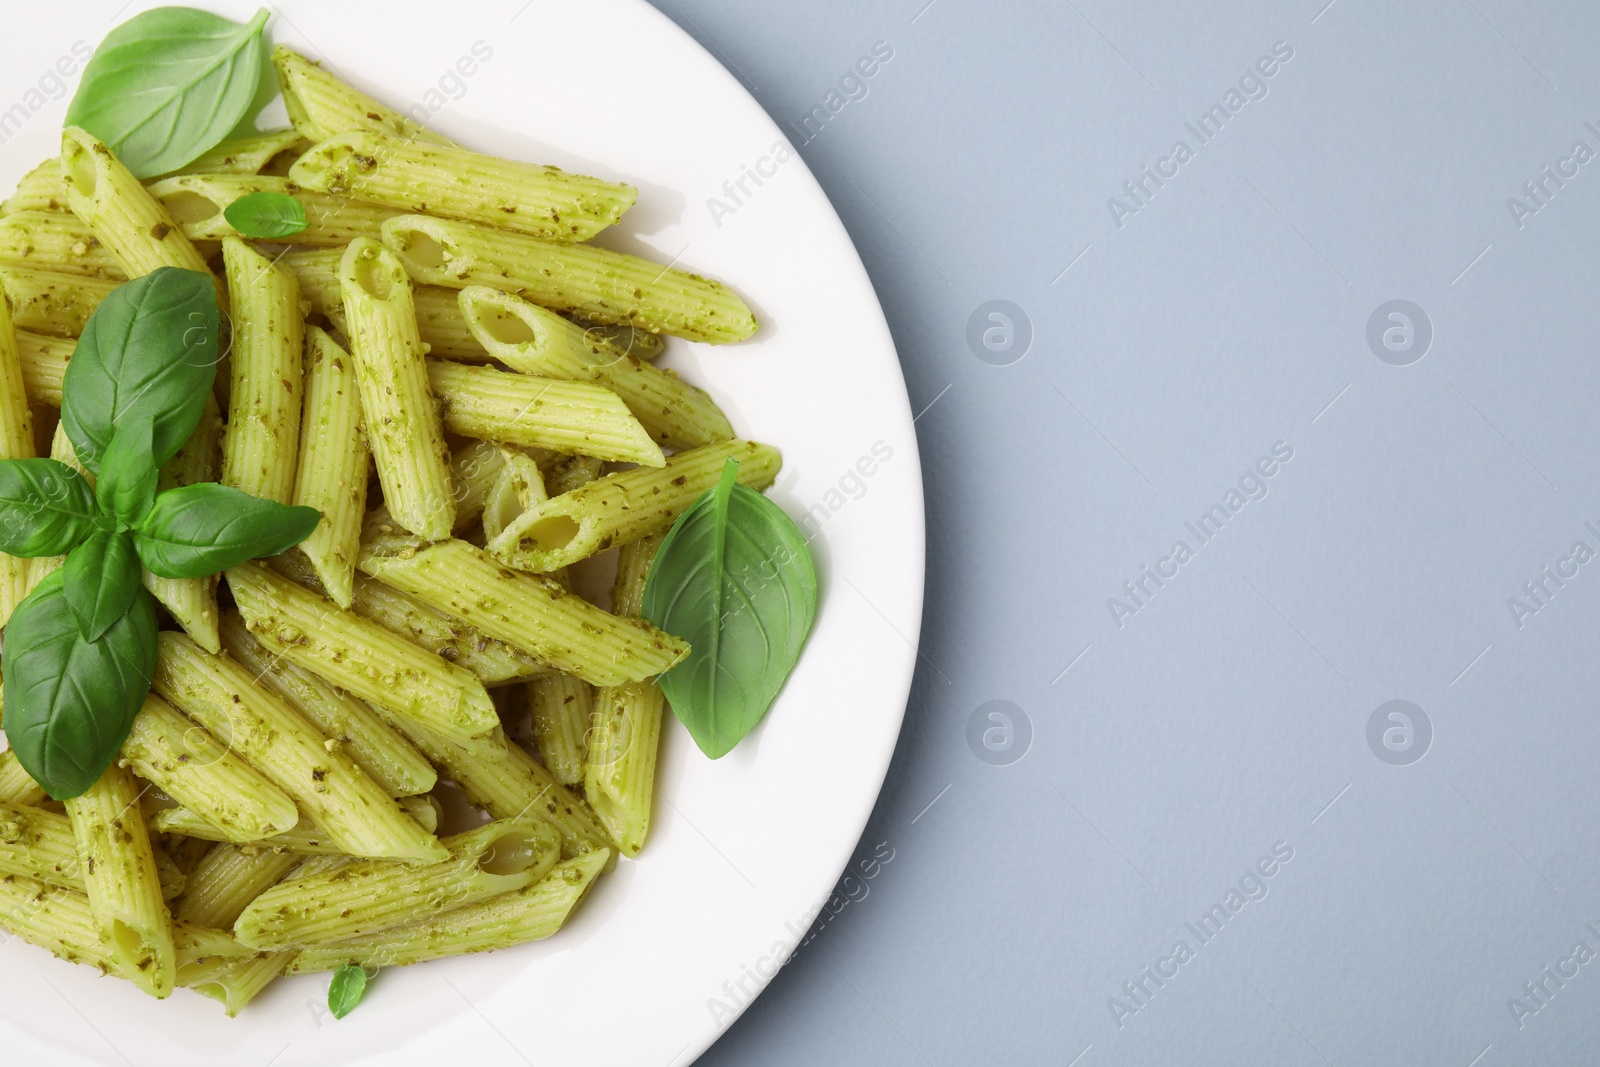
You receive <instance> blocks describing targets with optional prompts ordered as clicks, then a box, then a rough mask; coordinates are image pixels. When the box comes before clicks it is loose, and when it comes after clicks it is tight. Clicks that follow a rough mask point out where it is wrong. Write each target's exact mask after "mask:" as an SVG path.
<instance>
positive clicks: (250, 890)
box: [173, 845, 300, 930]
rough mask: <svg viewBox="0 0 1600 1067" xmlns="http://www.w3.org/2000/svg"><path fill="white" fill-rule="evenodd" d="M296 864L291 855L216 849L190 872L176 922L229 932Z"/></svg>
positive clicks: (230, 847)
mask: <svg viewBox="0 0 1600 1067" xmlns="http://www.w3.org/2000/svg"><path fill="white" fill-rule="evenodd" d="M299 862H300V857H299V856H296V855H294V854H292V853H283V852H272V851H269V850H266V849H259V848H244V847H241V846H239V845H217V846H215V847H214V848H212V849H211V851H210V852H207V853H206V855H205V858H204V859H202V860H201V861H200V863H199V864H198V865H197V866H196V867H195V869H194V870H193V871H191V872H190V874H189V880H188V884H187V885H186V886H185V887H184V891H183V896H181V897H179V898H178V902H177V906H176V907H175V908H174V910H173V914H174V915H175V916H177V918H178V921H179V922H187V923H193V924H194V925H196V926H206V927H213V928H215V929H219V930H231V929H233V924H234V922H235V921H237V920H238V918H239V916H240V914H242V913H243V912H244V909H245V908H246V907H248V906H249V904H250V902H251V901H252V900H254V899H255V898H256V897H258V896H260V895H261V894H262V893H263V892H264V891H265V890H266V889H267V887H269V886H271V885H274V884H275V883H276V882H277V881H278V879H280V878H282V877H283V876H284V875H285V874H287V873H288V872H289V870H290V868H292V867H294V866H295V865H296V864H297V863H299Z"/></svg>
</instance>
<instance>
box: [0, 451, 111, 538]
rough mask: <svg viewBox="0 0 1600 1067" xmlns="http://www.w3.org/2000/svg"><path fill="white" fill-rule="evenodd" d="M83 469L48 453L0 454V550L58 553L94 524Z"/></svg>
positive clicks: (90, 494)
mask: <svg viewBox="0 0 1600 1067" xmlns="http://www.w3.org/2000/svg"><path fill="white" fill-rule="evenodd" d="M99 520H100V510H99V509H98V508H97V507H95V502H94V491H93V490H92V489H90V488H89V483H88V482H86V481H84V480H83V475H81V474H79V473H78V472H77V471H75V470H73V469H72V468H71V467H69V466H67V465H66V464H65V463H60V462H58V461H56V460H53V459H7V460H0V552H4V553H6V554H7V555H10V556H24V557H32V556H59V555H61V554H62V553H63V552H66V551H67V550H69V549H71V548H72V546H73V545H76V544H77V543H78V542H80V541H82V540H83V539H84V538H85V537H88V536H89V534H91V533H93V532H94V530H95V529H96V528H97V526H98V524H99Z"/></svg>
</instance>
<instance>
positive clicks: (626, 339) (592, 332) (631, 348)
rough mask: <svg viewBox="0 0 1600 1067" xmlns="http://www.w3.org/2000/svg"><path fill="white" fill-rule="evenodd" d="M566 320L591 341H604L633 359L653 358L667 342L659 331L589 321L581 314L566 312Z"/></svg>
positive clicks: (662, 349) (664, 349)
mask: <svg viewBox="0 0 1600 1067" xmlns="http://www.w3.org/2000/svg"><path fill="white" fill-rule="evenodd" d="M566 318H567V319H568V321H570V322H572V323H575V324H576V325H577V326H578V327H579V328H580V329H582V330H583V332H584V333H585V334H587V335H588V337H589V339H590V340H591V341H596V342H598V341H604V342H606V343H607V344H609V345H613V346H615V347H616V348H619V349H621V350H622V351H623V352H624V353H626V354H627V355H630V356H632V357H633V358H634V359H644V360H654V359H656V358H657V357H659V356H660V355H661V353H662V352H665V351H666V348H667V343H666V339H665V338H663V337H662V336H661V335H660V334H659V333H651V332H650V331H648V330H641V329H637V328H635V327H633V326H612V325H609V324H607V323H603V322H590V321H589V320H588V319H585V318H584V317H583V316H582V315H578V314H575V313H573V312H570V311H569V312H567V313H566Z"/></svg>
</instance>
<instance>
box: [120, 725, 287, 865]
mask: <svg viewBox="0 0 1600 1067" xmlns="http://www.w3.org/2000/svg"><path fill="white" fill-rule="evenodd" d="M224 736H225V738H226V740H218V739H217V738H215V737H213V736H212V735H211V734H209V733H207V732H206V730H205V729H203V728H202V727H200V726H197V725H195V723H194V722H193V721H191V720H190V719H188V718H186V717H184V716H182V715H180V714H178V712H176V711H175V710H173V708H172V706H171V705H170V704H168V703H167V702H166V701H164V700H162V699H161V698H160V697H158V696H155V695H154V694H152V695H150V696H148V697H146V698H145V701H144V707H143V708H141V709H140V711H139V714H138V715H137V716H136V717H135V718H134V720H133V729H132V730H131V731H130V732H129V734H128V739H127V740H126V741H124V742H123V744H122V758H123V759H124V760H126V761H127V763H128V766H130V767H132V768H133V769H134V771H136V772H137V773H138V774H139V776H140V777H141V778H144V779H146V780H147V781H149V782H150V783H151V784H152V785H154V786H155V787H156V788H158V789H160V790H161V791H162V792H163V793H165V794H167V795H168V796H169V797H171V798H172V799H173V800H176V801H177V802H178V803H179V804H182V805H184V806H185V807H187V808H189V809H191V810H193V811H194V812H195V813H196V814H198V815H199V816H200V817H201V818H203V819H205V821H206V822H207V823H209V824H211V825H212V826H216V827H218V828H219V829H221V830H222V832H223V834H224V835H225V837H226V838H227V839H228V840H230V841H255V840H257V839H259V838H263V837H270V836H271V835H273V834H281V833H283V832H284V831H285V830H288V829H290V828H291V827H293V826H294V824H295V823H296V822H298V821H299V819H300V812H299V810H298V809H296V807H295V803H294V801H293V800H291V799H290V798H289V796H288V794H286V793H285V792H284V791H283V790H281V789H279V788H278V787H277V786H275V785H273V784H272V783H271V782H270V781H268V780H267V779H266V778H264V777H263V776H262V775H261V773H260V772H259V771H257V770H255V769H254V768H253V767H251V766H250V765H249V764H248V763H246V762H245V761H244V760H242V759H240V758H239V757H238V756H236V755H235V754H234V753H233V746H232V738H231V736H228V735H224Z"/></svg>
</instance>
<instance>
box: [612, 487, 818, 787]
mask: <svg viewBox="0 0 1600 1067" xmlns="http://www.w3.org/2000/svg"><path fill="white" fill-rule="evenodd" d="M738 467H739V465H738V463H737V462H736V461H735V460H732V459H730V460H728V463H727V465H726V466H725V467H724V468H723V471H722V478H721V480H720V481H719V482H718V483H717V485H716V486H715V487H714V488H712V489H711V490H709V491H708V492H707V493H706V494H705V495H703V496H702V497H700V499H699V500H696V501H695V502H694V503H693V504H692V505H690V507H689V510H687V511H685V512H684V513H683V514H682V515H681V516H679V517H678V521H677V522H676V523H674V524H673V526H672V529H671V531H669V532H668V534H667V536H666V537H665V538H663V539H662V542H661V548H660V549H659V550H658V551H657V553H656V559H655V563H654V564H652V565H651V568H650V577H649V579H648V580H646V582H645V587H644V608H643V614H644V617H645V618H647V619H649V620H650V621H651V622H653V623H655V624H656V625H657V626H658V627H660V628H661V629H663V630H665V631H667V632H668V633H670V634H676V635H677V636H678V637H681V638H683V639H684V640H686V641H688V642H689V645H690V652H689V656H688V658H687V659H685V660H684V661H683V662H682V663H680V664H678V665H677V666H676V667H674V668H673V669H672V670H670V671H667V672H666V673H665V674H663V675H662V676H661V677H660V679H659V682H660V684H661V690H662V692H663V693H664V694H666V698H667V701H668V702H669V703H670V704H671V705H672V711H673V714H675V715H677V716H678V719H679V720H680V721H681V722H682V723H683V725H684V726H686V727H687V728H688V730H689V735H690V736H691V737H693V738H694V742H695V744H697V745H699V746H700V750H701V751H702V752H704V753H705V754H706V755H707V756H710V757H711V758H712V759H718V758H719V757H721V756H724V755H726V754H727V753H728V751H729V750H730V749H732V748H733V746H734V745H736V744H738V743H739V740H740V739H741V738H743V737H744V735H745V734H747V733H749V732H750V731H751V730H752V729H754V728H755V725H756V723H758V722H760V721H761V717H762V716H763V715H765V714H766V713H767V709H768V708H769V707H771V706H772V702H773V701H774V700H775V699H777V696H778V691H779V690H780V689H782V688H783V683H784V680H785V679H787V678H788V677H789V672H790V671H792V670H794V665H795V663H796V662H797V661H798V660H799V658H800V649H801V647H802V646H803V645H804V644H805V641H806V636H807V635H808V634H809V633H810V632H811V624H812V623H813V622H814V621H815V620H816V617H817V572H816V568H815V567H814V566H813V565H812V562H811V550H810V549H809V548H807V547H806V539H805V535H804V534H803V533H801V531H800V528H799V527H798V526H796V525H795V524H794V521H793V520H792V519H790V518H789V516H788V515H786V514H784V512H783V509H782V508H780V507H778V505H776V504H774V503H773V502H772V501H770V500H768V499H767V498H766V497H764V496H762V495H761V494H760V493H758V492H756V491H755V490H753V489H750V488H748V487H746V486H743V485H739V484H737V482H736V481H735V480H734V479H735V477H736V475H737V473H738Z"/></svg>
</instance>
